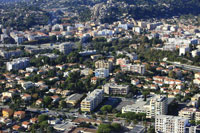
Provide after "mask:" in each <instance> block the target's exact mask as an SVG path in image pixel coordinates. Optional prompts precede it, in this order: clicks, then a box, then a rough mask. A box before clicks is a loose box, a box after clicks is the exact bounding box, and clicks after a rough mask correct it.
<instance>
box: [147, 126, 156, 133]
mask: <svg viewBox="0 0 200 133" xmlns="http://www.w3.org/2000/svg"><path fill="white" fill-rule="evenodd" d="M147 133H155V128H154V127H152V126H151V127H150V128H149V129H148V131H147Z"/></svg>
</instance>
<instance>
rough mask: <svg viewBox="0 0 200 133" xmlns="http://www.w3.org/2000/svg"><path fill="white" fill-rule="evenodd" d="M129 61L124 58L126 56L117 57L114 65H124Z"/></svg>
mask: <svg viewBox="0 0 200 133" xmlns="http://www.w3.org/2000/svg"><path fill="white" fill-rule="evenodd" d="M128 63H129V60H128V59H126V58H119V59H117V60H116V65H120V66H121V65H125V64H128Z"/></svg>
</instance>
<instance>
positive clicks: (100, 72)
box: [94, 68, 109, 78]
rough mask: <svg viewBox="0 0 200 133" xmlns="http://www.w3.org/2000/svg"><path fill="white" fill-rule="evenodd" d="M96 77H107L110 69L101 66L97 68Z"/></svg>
mask: <svg viewBox="0 0 200 133" xmlns="http://www.w3.org/2000/svg"><path fill="white" fill-rule="evenodd" d="M94 73H95V77H97V78H106V77H108V76H109V70H108V69H106V68H99V69H96V70H95V72H94Z"/></svg>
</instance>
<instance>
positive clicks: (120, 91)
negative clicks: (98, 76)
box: [102, 83, 129, 95]
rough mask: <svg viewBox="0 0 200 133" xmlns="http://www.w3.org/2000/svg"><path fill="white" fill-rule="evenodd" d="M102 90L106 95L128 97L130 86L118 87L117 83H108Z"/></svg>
mask: <svg viewBox="0 0 200 133" xmlns="http://www.w3.org/2000/svg"><path fill="white" fill-rule="evenodd" d="M102 88H103V90H104V93H106V94H108V95H127V94H128V92H129V86H128V85H118V84H116V83H107V84H105V85H104V86H103V87H102Z"/></svg>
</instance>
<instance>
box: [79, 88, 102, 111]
mask: <svg viewBox="0 0 200 133" xmlns="http://www.w3.org/2000/svg"><path fill="white" fill-rule="evenodd" d="M103 94H104V92H103V90H102V89H95V90H94V91H93V92H91V93H90V92H89V93H88V95H87V97H86V98H85V99H84V100H82V102H81V111H85V112H91V111H93V110H94V109H95V108H96V107H97V106H98V105H99V104H100V103H101V102H102V100H103Z"/></svg>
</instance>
